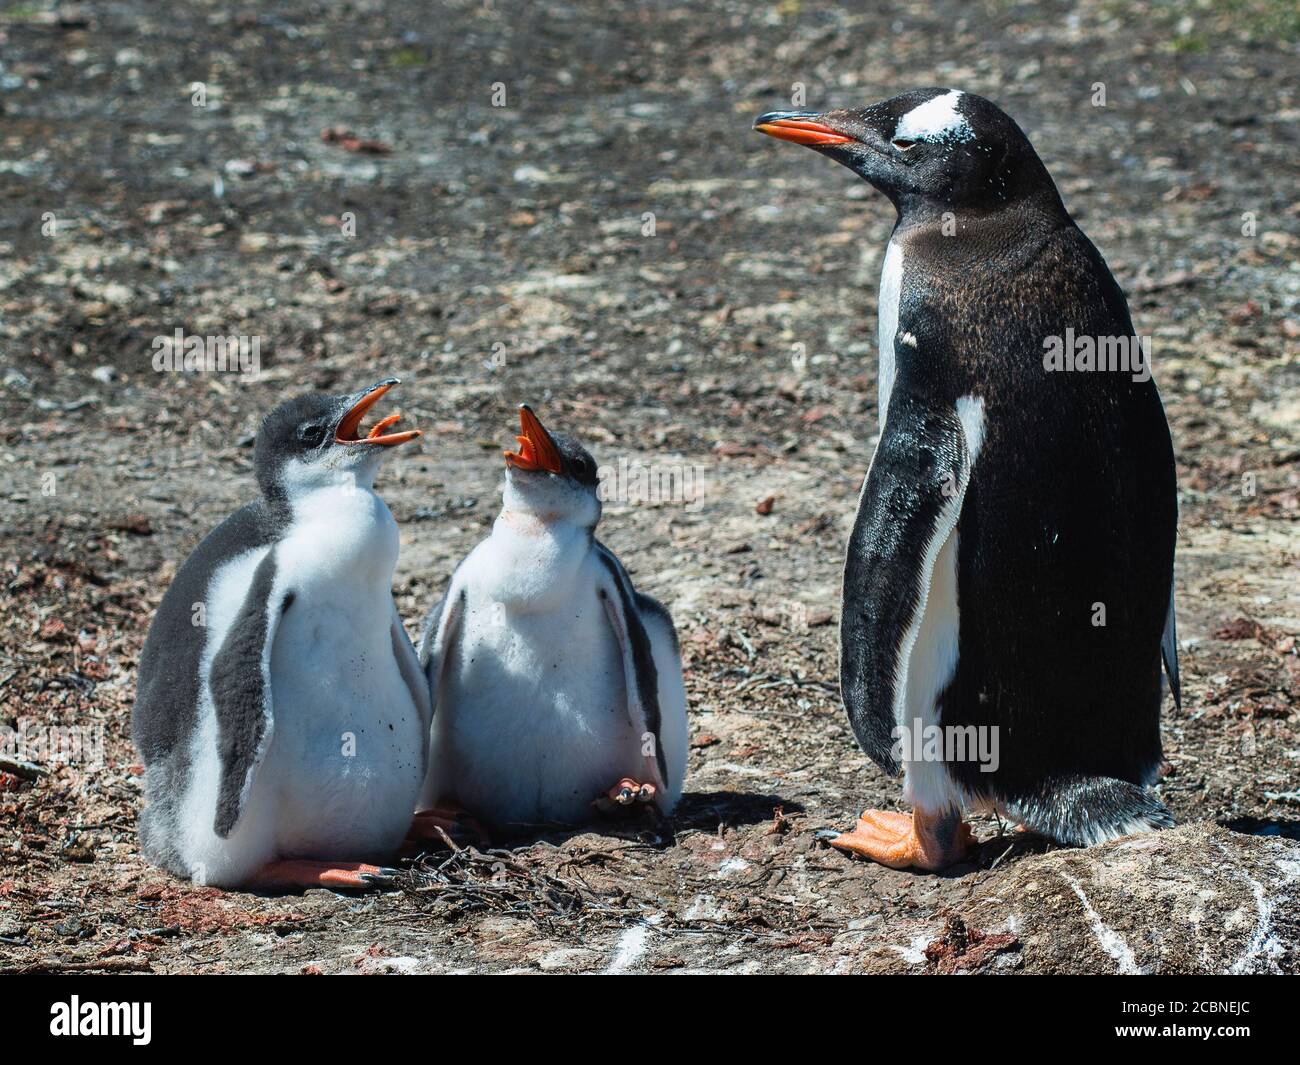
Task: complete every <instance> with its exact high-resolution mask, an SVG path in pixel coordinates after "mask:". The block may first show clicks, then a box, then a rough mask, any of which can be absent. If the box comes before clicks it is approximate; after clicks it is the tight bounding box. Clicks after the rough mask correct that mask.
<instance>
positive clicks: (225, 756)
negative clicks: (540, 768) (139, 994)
mask: <svg viewBox="0 0 1300 1065" xmlns="http://www.w3.org/2000/svg"><path fill="white" fill-rule="evenodd" d="M396 383H397V381H396V379H395V378H394V379H389V380H386V381H381V382H379V383H378V384H376V385H374V386H373V387H371V388H368V389H365V390H364V391H362V392H357V393H354V394H352V395H350V396H341V397H336V396H323V395H316V394H312V395H306V396H299V397H298V398H296V399H291V400H288V401H286V402H284V403H282V404H280V405H279V406H278V407H276V408H275V410H273V411H272V412H271V413H270V414H269V415H268V416H267V418H266V420H265V421H264V422H263V423H262V427H261V430H260V431H259V432H258V434H257V448H256V457H255V467H256V472H257V481H258V485H259V486H260V487H261V490H262V498H261V499H259V500H257V501H256V502H253V503H250V504H248V505H247V506H245V507H242V508H240V509H239V510H238V511H236V512H235V513H234V514H232V515H231V516H230V517H229V518H227V519H226V521H224V522H223V523H222V524H221V525H220V526H218V527H217V528H216V529H215V530H214V531H213V532H212V533H210V534H209V535H208V536H207V538H206V539H204V541H203V542H202V543H201V544H200V545H199V546H198V548H197V549H196V550H195V551H194V553H193V554H192V555H190V557H189V558H188V559H187V560H186V561H185V564H184V565H183V566H181V568H180V570H179V571H178V572H177V574H176V578H175V580H174V581H173V582H172V584H171V587H170V588H168V590H167V594H166V595H165V596H163V601H162V603H161V604H160V605H159V607H158V613H157V614H156V615H155V616H154V620H153V624H152V625H151V626H150V628H149V636H148V639H147V640H146V641H145V647H144V653H143V655H142V656H141V659H140V669H139V675H138V682H137V694H136V703H135V712H134V715H133V719H132V733H133V737H134V739H135V743H136V746H137V747H138V748H139V751H140V754H141V757H142V760H143V761H144V766H145V778H144V791H145V807H144V811H143V813H142V814H141V816H140V839H141V844H142V847H143V850H144V853H145V856H146V857H147V858H148V859H149V860H150V861H152V862H154V863H155V864H156V865H160V866H163V867H164V868H166V869H170V870H171V871H172V872H174V873H176V874H177V875H179V876H184V877H189V878H190V879H192V880H195V881H196V882H199V883H206V884H213V885H216V886H219V887H258V888H274V889H283V888H298V887H314V886H327V887H349V888H363V887H367V886H370V885H372V884H374V883H375V882H377V881H379V880H382V879H383V878H384V877H385V876H386V875H387V874H388V871H387V870H385V869H383V868H382V867H380V866H376V865H373V864H370V863H372V862H374V861H382V860H386V859H388V858H389V857H391V856H392V855H394V854H395V853H396V851H397V849H398V847H399V846H400V845H401V843H402V841H403V838H404V836H405V835H406V832H407V831H408V829H409V828H410V826H411V824H412V814H413V813H414V810H415V803H416V799H417V798H418V796H419V793H420V787H421V785H422V783H423V780H424V775H425V765H426V763H425V751H426V738H427V735H428V727H429V714H430V709H429V698H428V694H429V693H428V686H427V685H426V684H425V683H424V677H423V676H422V674H421V673H420V668H419V662H418V660H417V659H416V655H415V648H414V647H412V646H411V641H410V640H409V639H408V637H407V635H406V631H405V629H404V628H403V627H402V622H401V619H400V618H399V617H398V616H397V608H396V606H395V605H394V603H393V593H392V580H393V567H394V565H395V564H396V562H397V551H398V539H397V523H396V522H395V521H394V520H393V515H392V514H391V513H390V512H389V510H388V507H387V506H385V505H384V501H383V500H382V499H380V498H379V496H378V495H376V494H375V491H374V487H373V483H374V478H375V472H376V470H377V469H378V467H379V461H380V458H381V456H382V455H383V454H384V453H385V452H386V451H387V449H388V448H390V447H394V446H396V445H398V444H402V443H404V442H406V441H407V440H412V439H414V438H415V437H417V436H419V435H420V434H419V432H418V431H417V430H409V431H405V432H386V430H387V429H388V428H389V427H390V426H391V425H392V424H393V423H394V422H395V421H397V420H398V415H396V414H391V415H389V416H388V417H386V418H383V419H380V420H379V422H378V423H377V424H376V425H375V426H374V427H373V428H372V429H371V430H370V431H369V432H368V433H367V434H366V435H365V436H362V435H361V434H360V432H359V429H360V426H361V421H362V419H363V417H364V416H365V414H366V412H367V411H368V410H369V409H370V407H372V406H373V405H374V403H375V402H376V401H377V400H378V399H379V398H380V396H382V395H383V394H384V393H385V392H387V391H388V389H389V388H391V387H392V386H393V385H394V384H396Z"/></svg>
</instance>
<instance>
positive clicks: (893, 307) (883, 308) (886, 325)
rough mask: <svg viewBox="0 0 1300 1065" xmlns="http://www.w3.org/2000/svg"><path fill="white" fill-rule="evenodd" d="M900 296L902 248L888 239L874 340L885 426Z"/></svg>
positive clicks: (882, 425)
mask: <svg viewBox="0 0 1300 1065" xmlns="http://www.w3.org/2000/svg"><path fill="white" fill-rule="evenodd" d="M902 295H903V249H902V248H901V247H899V245H898V243H897V242H895V241H893V240H891V241H890V242H889V246H888V247H887V248H886V249H885V263H884V266H883V267H882V268H881V271H880V298H879V300H878V301H877V302H878V306H879V310H878V315H877V326H876V328H877V332H876V343H877V345H878V347H879V349H880V370H879V373H878V374H877V378H876V379H877V388H878V392H877V402H878V403H879V412H880V425H881V428H882V429H883V428H884V424H885V415H886V414H888V413H889V397H890V395H891V394H892V392H893V390H894V375H895V366H894V336H895V335H896V334H897V332H898V306H899V303H900V301H901V300H902Z"/></svg>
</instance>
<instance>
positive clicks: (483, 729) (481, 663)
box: [417, 406, 687, 832]
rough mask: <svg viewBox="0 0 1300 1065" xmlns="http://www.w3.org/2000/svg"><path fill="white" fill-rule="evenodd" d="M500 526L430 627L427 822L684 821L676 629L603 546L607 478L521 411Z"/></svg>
mask: <svg viewBox="0 0 1300 1065" xmlns="http://www.w3.org/2000/svg"><path fill="white" fill-rule="evenodd" d="M519 422H520V427H521V435H520V436H519V437H518V440H519V450H518V451H507V452H506V453H505V461H506V475H505V482H504V486H503V491H502V501H503V505H502V508H501V513H500V515H499V516H498V517H497V519H496V522H495V524H494V525H493V527H492V533H491V535H490V536H489V537H488V538H487V539H486V540H484V541H483V542H482V543H480V544H479V545H478V546H477V547H475V548H474V550H473V551H471V552H470V554H469V555H468V556H467V557H466V558H465V560H464V561H463V562H462V563H461V564H460V566H459V567H457V569H456V572H455V573H454V574H453V575H452V578H451V582H450V585H449V586H448V589H447V593H446V595H445V596H444V597H443V599H442V601H441V602H440V603H439V604H438V605H437V606H436V607H434V609H433V610H432V611H431V612H430V613H429V616H428V618H427V619H426V621H425V627H424V631H423V634H422V636H421V638H420V641H419V655H420V662H421V664H422V665H423V666H424V669H425V672H426V675H427V676H428V679H429V689H430V694H431V697H432V702H433V707H434V716H433V727H432V730H431V747H430V754H429V773H428V777H427V779H426V781H425V786H424V791H423V794H422V796H421V806H422V807H426V808H428V807H431V808H432V809H431V810H429V812H428V813H426V814H422V815H419V816H418V817H417V822H418V821H419V820H420V818H421V817H424V818H427V819H429V820H431V821H434V822H442V823H448V822H454V820H455V815H456V814H457V812H458V811H464V812H467V813H468V814H470V815H471V816H472V817H476V818H477V819H479V820H480V821H482V822H483V823H484V824H487V825H490V826H492V827H493V828H495V829H497V830H505V831H507V832H508V831H509V830H510V829H511V828H516V829H517V828H519V827H521V826H526V825H536V824H540V823H544V822H561V823H565V824H575V823H579V822H581V821H584V820H586V819H587V818H588V817H589V816H590V814H591V810H592V807H593V806H595V807H596V808H598V809H608V808H613V807H617V806H619V805H628V804H631V803H634V802H653V803H655V804H656V805H657V806H658V808H659V810H660V811H662V812H663V813H665V814H666V813H668V812H670V811H671V810H672V809H673V807H674V806H675V805H676V803H677V800H678V799H679V798H680V796H681V793H682V779H683V777H684V776H685V773H686V741H687V736H686V690H685V687H684V685H683V682H682V665H681V654H680V650H679V648H678V645H677V634H676V631H675V630H674V628H673V622H672V618H671V617H670V616H669V614H668V612H667V610H665V609H664V607H663V606H661V605H660V604H659V603H658V602H656V601H655V600H654V599H652V598H650V597H649V596H646V595H641V594H640V593H638V592H637V591H636V590H635V589H634V588H633V587H632V581H631V579H630V578H629V577H628V574H627V571H626V570H625V569H624V568H623V566H622V564H621V563H620V562H619V560H618V559H617V558H616V557H615V556H614V554H613V552H611V551H610V550H609V549H608V548H606V547H605V546H603V545H602V544H601V543H600V542H599V541H598V540H597V539H596V537H595V529H596V523H597V522H598V521H599V520H600V512H601V505H600V500H599V498H598V497H597V491H596V489H597V478H596V464H595V462H594V461H593V459H592V457H591V456H590V455H589V454H588V453H587V452H586V451H585V450H584V449H583V448H582V447H581V445H579V444H578V443H577V442H576V441H574V440H571V439H569V438H567V437H564V436H560V435H556V436H552V435H551V434H550V433H549V432H547V430H546V429H545V428H544V427H543V425H542V423H541V422H540V421H539V420H538V418H537V416H536V415H535V414H534V413H533V412H532V410H531V409H530V408H529V407H527V406H521V407H520V408H519Z"/></svg>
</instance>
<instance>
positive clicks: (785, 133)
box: [754, 89, 1064, 214]
mask: <svg viewBox="0 0 1300 1065" xmlns="http://www.w3.org/2000/svg"><path fill="white" fill-rule="evenodd" d="M754 128H755V129H756V130H758V131H759V132H761V133H766V134H768V135H769V136H772V137H777V138H779V139H780V140H788V141H793V142H794V143H796V144H803V145H806V146H807V147H810V148H814V149H816V150H817V151H819V152H821V153H822V154H823V155H827V156H829V157H830V158H832V159H834V160H835V161H836V162H838V163H842V164H844V165H845V166H847V167H848V168H849V169H850V170H852V171H853V172H854V173H856V174H857V175H859V176H860V177H862V178H863V179H864V180H866V181H869V182H870V183H871V184H872V185H874V186H875V187H876V188H877V189H879V190H880V191H881V192H883V193H884V194H885V195H886V196H888V197H889V199H890V200H891V201H893V203H894V206H895V207H897V208H898V210H899V213H900V214H908V213H917V214H921V213H928V214H933V213H941V212H943V211H945V210H949V209H957V208H960V209H963V210H997V209H1000V208H1001V207H1003V206H1005V205H1007V204H1008V203H1011V202H1013V201H1017V200H1022V199H1025V198H1028V197H1039V198H1042V199H1043V200H1044V202H1045V203H1046V204H1048V205H1049V206H1050V205H1051V204H1052V203H1053V202H1054V203H1055V204H1056V206H1058V207H1059V205H1060V197H1059V196H1058V195H1057V192H1056V186H1055V185H1054V184H1053V183H1052V179H1051V176H1050V175H1049V174H1048V173H1047V168H1046V167H1044V166H1043V163H1042V160H1040V159H1039V158H1038V154H1037V153H1036V152H1035V151H1034V148H1033V145H1031V144H1030V143H1029V138H1028V137H1026V136H1025V134H1024V132H1023V131H1022V130H1021V129H1020V127H1019V126H1017V125H1016V124H1015V122H1013V121H1012V120H1011V118H1010V116H1008V115H1007V114H1006V113H1005V112H1004V111H1003V110H1002V109H1001V108H999V107H997V106H996V105H995V104H993V103H991V102H989V101H988V100H986V99H984V98H983V97H982V96H975V95H973V94H971V93H965V92H962V91H960V90H958V89H915V90H913V91H912V92H906V93H903V94H902V95H901V96H895V97H893V98H892V99H889V100H885V101H883V102H881V103H878V104H873V105H872V106H871V107H864V108H861V109H857V110H840V111H826V112H812V111H771V112H768V113H767V114H765V115H760V116H759V117H758V119H757V120H756V121H755V123H754ZM1061 210H1062V211H1064V208H1061Z"/></svg>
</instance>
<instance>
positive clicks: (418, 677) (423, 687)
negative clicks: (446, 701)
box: [391, 603, 441, 730]
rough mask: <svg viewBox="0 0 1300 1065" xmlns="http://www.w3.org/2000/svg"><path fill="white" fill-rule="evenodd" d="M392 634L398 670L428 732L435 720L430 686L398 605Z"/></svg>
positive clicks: (394, 612)
mask: <svg viewBox="0 0 1300 1065" xmlns="http://www.w3.org/2000/svg"><path fill="white" fill-rule="evenodd" d="M439 605H441V604H439ZM391 633H392V637H393V660H394V661H395V662H396V663H397V670H398V672H399V673H401V675H402V681H403V682H404V683H405V684H406V687H407V690H408V691H410V693H411V698H412V699H414V700H415V705H416V708H417V709H418V710H419V712H420V722H421V723H422V724H423V725H424V727H425V729H426V730H427V729H428V727H429V723H430V722H431V721H432V720H433V706H432V703H431V699H432V697H431V696H430V695H429V685H428V683H427V682H426V680H425V677H424V672H423V671H422V670H421V668H420V660H419V657H418V656H417V655H416V653H415V648H414V647H412V646H411V638H410V637H409V636H407V635H406V626H405V625H403V624H402V618H401V616H400V615H399V614H398V613H397V604H396V603H394V604H393V621H392V626H391Z"/></svg>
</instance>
